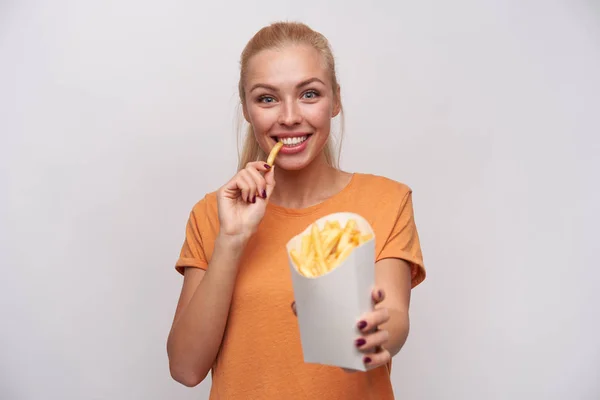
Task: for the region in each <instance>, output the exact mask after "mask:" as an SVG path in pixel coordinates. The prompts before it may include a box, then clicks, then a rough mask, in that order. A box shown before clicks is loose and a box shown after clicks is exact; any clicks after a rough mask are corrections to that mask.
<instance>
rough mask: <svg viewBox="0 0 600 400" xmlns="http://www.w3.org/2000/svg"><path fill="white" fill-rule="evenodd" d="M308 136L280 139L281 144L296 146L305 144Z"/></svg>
mask: <svg viewBox="0 0 600 400" xmlns="http://www.w3.org/2000/svg"><path fill="white" fill-rule="evenodd" d="M307 138H308V136H297V137H291V138H290V137H288V138H279V141H280V142H283V144H285V145H286V146H294V145H297V144H300V143H302V142H304V141H305V140H306V139H307Z"/></svg>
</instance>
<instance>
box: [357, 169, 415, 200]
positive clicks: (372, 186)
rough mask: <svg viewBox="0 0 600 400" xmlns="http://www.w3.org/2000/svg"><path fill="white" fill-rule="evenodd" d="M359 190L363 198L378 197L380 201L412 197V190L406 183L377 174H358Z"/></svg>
mask: <svg viewBox="0 0 600 400" xmlns="http://www.w3.org/2000/svg"><path fill="white" fill-rule="evenodd" d="M355 178H356V185H357V189H358V190H359V191H360V192H361V196H363V195H364V196H368V197H376V198H377V199H379V200H387V199H389V200H393V202H397V201H398V200H399V199H406V198H408V197H410V196H411V194H412V189H411V187H410V186H408V185H407V184H406V183H403V182H400V181H397V180H394V179H391V178H388V177H385V176H381V175H375V174H367V173H356V174H355Z"/></svg>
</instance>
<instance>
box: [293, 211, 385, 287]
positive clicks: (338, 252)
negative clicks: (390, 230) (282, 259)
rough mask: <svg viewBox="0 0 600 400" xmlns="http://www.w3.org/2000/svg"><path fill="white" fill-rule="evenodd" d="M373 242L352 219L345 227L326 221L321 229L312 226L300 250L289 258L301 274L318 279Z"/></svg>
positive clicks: (370, 236) (315, 225)
mask: <svg viewBox="0 0 600 400" xmlns="http://www.w3.org/2000/svg"><path fill="white" fill-rule="evenodd" d="M371 239H373V234H372V233H370V232H369V233H366V234H363V233H362V232H361V231H360V229H359V228H358V224H357V223H356V221H355V220H353V219H349V220H348V222H346V224H345V226H344V227H342V226H341V225H340V223H339V222H338V221H326V222H325V224H324V227H323V228H322V229H319V227H318V225H317V224H316V223H313V224H312V226H311V228H310V231H309V232H308V234H306V235H304V236H302V239H301V243H300V249H298V250H296V249H293V250H292V251H290V257H291V259H292V261H293V262H294V264H296V267H297V269H298V272H299V273H300V274H302V275H304V276H306V277H318V276H321V275H323V274H325V273H327V272H329V271H331V270H332V269H334V268H335V267H337V266H338V265H339V264H341V263H342V262H343V261H344V260H345V259H346V258H347V257H348V256H349V255H350V254H351V253H352V251H353V250H354V249H356V248H357V247H358V246H360V245H362V244H363V243H366V242H368V241H369V240H371Z"/></svg>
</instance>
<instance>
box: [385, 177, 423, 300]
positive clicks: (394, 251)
mask: <svg viewBox="0 0 600 400" xmlns="http://www.w3.org/2000/svg"><path fill="white" fill-rule="evenodd" d="M394 214H395V215H393V218H394V223H393V225H392V228H391V231H390V234H389V235H388V237H387V238H386V241H385V243H384V244H383V246H382V248H381V251H380V252H379V254H378V255H377V260H376V261H379V260H382V259H384V258H399V259H402V260H404V261H406V262H408V263H409V265H410V268H411V284H412V287H413V288H414V287H415V286H417V285H418V284H420V283H421V282H423V280H425V275H426V273H425V265H424V262H423V255H422V251H421V243H420V241H419V234H418V232H417V226H416V224H415V217H414V211H413V202H412V191H411V190H410V189H409V190H408V191H407V192H406V194H405V195H404V198H403V199H402V201H401V202H400V205H399V206H398V207H395V210H394Z"/></svg>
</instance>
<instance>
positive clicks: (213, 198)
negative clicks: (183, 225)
mask: <svg viewBox="0 0 600 400" xmlns="http://www.w3.org/2000/svg"><path fill="white" fill-rule="evenodd" d="M218 217H219V212H218V209H217V192H209V193H206V194H205V195H204V197H202V198H201V199H200V200H198V201H197V202H196V203H195V204H194V205H193V207H192V210H191V212H190V218H191V219H193V220H195V222H196V224H197V225H199V226H203V225H205V224H207V223H208V224H210V225H213V224H214V223H216V221H218Z"/></svg>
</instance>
